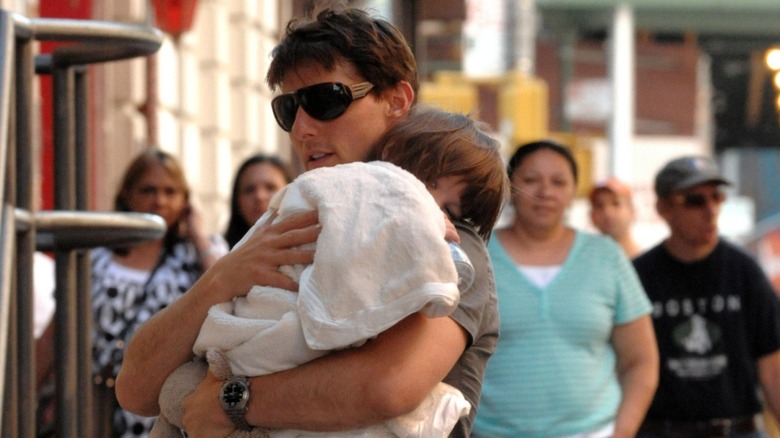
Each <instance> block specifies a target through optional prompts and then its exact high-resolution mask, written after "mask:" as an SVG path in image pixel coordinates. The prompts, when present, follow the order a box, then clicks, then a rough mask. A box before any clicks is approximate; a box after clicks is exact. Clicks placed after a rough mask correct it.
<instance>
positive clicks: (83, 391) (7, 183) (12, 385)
mask: <svg viewBox="0 0 780 438" xmlns="http://www.w3.org/2000/svg"><path fill="white" fill-rule="evenodd" d="M36 40H37V41H43V40H46V41H69V42H73V43H72V44H69V45H64V46H61V47H59V48H57V49H55V50H54V51H53V52H52V53H50V54H36V53H34V45H33V42H34V41H36ZM161 43H162V36H161V33H160V32H159V31H158V30H157V29H154V28H152V27H149V26H142V25H131V24H124V23H113V22H103V21H92V20H65V19H45V18H27V17H24V16H20V15H18V14H14V13H11V12H9V11H5V10H0V184H2V185H3V186H2V190H0V200H1V201H2V202H0V206H2V210H0V382H4V384H2V385H0V403H2V406H0V431H2V436H3V437H34V436H35V435H36V424H35V415H36V405H37V394H36V388H35V375H34V374H35V372H34V360H33V359H34V351H35V350H34V345H35V344H34V343H35V339H34V337H33V316H32V315H33V308H32V306H33V277H34V276H33V275H32V273H33V261H32V260H33V253H34V252H35V251H36V250H45V251H53V252H54V254H55V265H56V291H55V298H56V311H55V316H54V325H55V361H56V367H55V369H56V371H55V373H56V374H55V380H56V399H57V402H56V413H57V421H56V427H57V431H56V434H57V436H58V437H61V438H66V437H90V436H93V433H92V431H91V430H90V428H91V426H90V425H91V421H90V420H91V418H90V415H91V413H92V409H91V408H92V406H91V405H92V402H91V394H92V373H91V361H92V349H91V324H90V321H91V319H92V315H91V305H90V281H89V280H90V267H89V258H88V252H87V250H88V249H89V248H93V247H97V246H115V245H122V244H127V243H128V242H133V241H140V240H150V239H157V238H160V237H162V235H163V234H164V232H165V223H164V222H163V220H162V218H160V217H158V216H154V215H147V214H139V213H97V212H89V211H86V210H87V209H88V199H87V196H88V193H89V192H88V182H89V175H88V169H89V166H88V162H89V157H88V148H87V138H86V132H87V129H86V124H87V114H86V110H87V96H86V79H85V75H86V71H87V68H86V66H88V65H90V64H95V63H102V62H109V61H115V60H120V59H128V58H133V57H137V56H144V55H149V54H152V53H154V52H155V51H157V50H158V49H159V47H160V45H161ZM36 74H39V75H42V74H47V75H51V76H52V83H53V93H52V95H53V97H52V102H53V107H54V108H53V109H54V111H53V113H54V122H53V139H54V158H53V167H54V208H55V211H35V210H34V207H33V206H34V197H35V196H37V194H35V193H33V191H34V187H35V186H34V180H33V177H34V175H35V174H36V172H35V171H36V169H37V168H38V167H37V166H39V163H38V162H37V161H36V160H35V158H36V157H34V155H33V153H32V151H33V150H34V147H33V144H32V138H34V136H33V131H32V129H33V123H32V120H34V116H33V104H32V103H33V95H32V89H33V86H32V84H33V80H34V77H35V75H36Z"/></svg>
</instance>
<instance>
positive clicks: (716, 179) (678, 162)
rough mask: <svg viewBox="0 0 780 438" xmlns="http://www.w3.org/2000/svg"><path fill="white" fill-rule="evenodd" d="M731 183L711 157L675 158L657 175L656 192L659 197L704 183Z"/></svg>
mask: <svg viewBox="0 0 780 438" xmlns="http://www.w3.org/2000/svg"><path fill="white" fill-rule="evenodd" d="M708 182H712V183H717V184H727V185H729V184H731V181H729V180H727V179H726V178H724V177H723V175H722V174H721V173H720V169H718V165H717V164H715V161H713V160H712V158H709V157H703V156H690V157H682V158H677V159H674V160H672V161H670V162H668V163H666V165H665V166H664V167H663V169H661V170H660V171H659V172H658V174H657V175H656V176H655V194H656V195H657V196H658V197H659V198H663V197H666V196H667V195H669V194H670V193H672V192H674V191H677V190H683V189H687V188H690V187H693V186H697V185H699V184H702V183H708Z"/></svg>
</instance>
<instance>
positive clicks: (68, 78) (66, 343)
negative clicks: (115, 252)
mask: <svg viewBox="0 0 780 438" xmlns="http://www.w3.org/2000/svg"><path fill="white" fill-rule="evenodd" d="M52 83H53V86H52V95H53V100H54V121H53V130H54V207H55V208H56V209H58V210H73V209H74V207H75V201H76V199H75V191H74V184H73V179H74V175H75V171H76V169H75V153H74V152H75V151H74V143H75V142H74V138H73V132H74V120H73V119H74V117H73V107H72V103H73V95H74V93H73V87H74V84H73V71H72V69H71V68H62V67H56V66H55V68H53V70H52ZM55 262H56V269H57V287H56V293H55V294H56V299H57V310H56V312H55V324H56V325H55V338H54V339H55V354H56V357H57V358H58V360H59V366H58V367H57V376H56V378H57V436H58V437H62V438H67V437H72V438H75V437H77V436H78V424H77V422H78V415H77V414H78V406H79V404H80V402H81V401H80V400H78V399H77V387H76V383H77V379H78V373H77V365H78V358H77V357H76V355H77V346H78V342H77V333H76V332H77V325H76V322H77V321H76V318H77V316H78V315H77V304H78V303H77V299H76V278H75V267H76V256H75V253H74V252H73V251H62V250H58V251H56V252H55Z"/></svg>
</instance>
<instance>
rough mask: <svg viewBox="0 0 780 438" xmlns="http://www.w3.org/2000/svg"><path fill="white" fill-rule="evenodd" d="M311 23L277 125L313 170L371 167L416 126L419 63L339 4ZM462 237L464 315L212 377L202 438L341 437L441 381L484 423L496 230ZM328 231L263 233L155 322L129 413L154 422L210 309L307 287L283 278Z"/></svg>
mask: <svg viewBox="0 0 780 438" xmlns="http://www.w3.org/2000/svg"><path fill="white" fill-rule="evenodd" d="M313 17H314V18H311V19H306V20H295V21H293V22H292V23H290V24H289V25H288V27H287V30H286V33H285V35H284V36H283V37H282V40H281V42H280V44H279V45H277V47H276V48H275V49H274V52H273V60H272V61H271V65H270V67H269V73H268V77H267V81H268V83H269V85H270V86H271V88H272V89H273V90H275V91H281V92H282V94H280V95H278V96H276V97H275V98H274V100H273V102H272V109H273V111H274V115H275V117H276V120H277V122H278V123H279V126H280V127H281V128H282V129H283V130H284V131H286V132H289V137H290V141H291V143H292V147H293V149H294V151H295V153H296V155H297V156H298V158H299V159H300V161H301V164H302V165H303V166H304V168H305V169H306V170H307V171H308V170H312V169H316V168H319V167H328V166H336V165H338V164H345V163H351V162H356V161H365V160H366V159H367V158H368V157H369V155H370V153H371V151H372V149H373V148H375V147H376V145H378V144H379V143H378V142H379V140H380V139H381V137H382V136H383V135H384V133H385V132H387V131H388V130H389V129H390V128H392V127H393V126H395V125H396V124H397V123H398V122H400V121H401V120H403V119H405V118H406V117H407V115H408V113H409V111H410V109H411V107H412V105H413V104H414V102H415V94H416V92H417V89H418V76H417V66H416V63H415V61H414V56H413V54H412V52H411V50H410V48H409V45H408V44H407V42H406V41H405V39H404V38H403V35H402V34H401V33H400V31H399V30H398V29H397V28H396V27H395V26H393V25H392V24H390V23H389V22H387V21H385V20H383V19H379V18H374V17H371V16H370V15H369V14H368V13H366V12H365V11H362V10H360V9H357V8H342V7H333V8H327V9H324V10H322V11H320V12H319V13H317V14H314V15H313ZM369 200H370V197H368V198H367V202H368V201H369ZM458 232H459V236H460V244H461V246H462V247H463V250H464V251H465V252H466V253H467V255H468V258H469V259H470V260H471V262H472V263H473V264H474V270H475V280H474V285H473V286H472V287H471V288H470V289H469V290H468V291H467V292H466V293H464V294H462V295H461V297H460V301H459V303H458V308H457V309H455V311H453V313H452V314H450V315H449V316H448V317H444V318H427V317H425V316H424V315H422V314H420V313H414V314H412V315H410V316H408V317H406V318H405V319H403V320H402V321H401V322H399V323H398V324H395V325H394V326H392V327H390V328H388V329H387V330H385V331H384V332H382V333H381V334H379V336H377V337H376V338H375V339H374V340H372V341H371V342H367V343H366V344H364V345H363V346H361V347H357V348H349V349H344V350H340V351H337V352H334V353H331V354H328V355H326V356H323V357H321V358H319V359H316V360H313V361H311V362H308V363H306V364H304V365H302V366H299V367H295V368H292V369H290V370H285V371H280V372H277V373H273V374H269V375H264V376H258V377H252V378H249V379H248V382H247V383H245V384H240V385H229V386H225V385H223V382H221V381H219V380H218V379H216V378H214V377H213V376H211V375H209V376H207V377H206V379H205V380H204V381H203V382H202V383H201V384H200V386H199V387H198V388H197V389H196V390H195V392H193V394H192V395H191V396H190V397H188V398H187V399H186V401H185V414H184V419H185V421H184V423H185V426H186V429H187V431H188V433H189V434H190V436H192V437H198V436H225V435H227V434H228V433H230V432H231V431H232V430H234V429H235V428H236V426H237V425H238V424H240V423H243V422H246V423H248V424H249V425H252V426H260V427H265V428H273V429H302V430H315V431H330V432H336V433H335V434H336V435H338V433H337V431H343V430H350V429H356V428H360V427H365V426H368V425H372V424H378V423H381V422H384V421H386V420H388V419H390V418H394V417H398V416H400V415H404V414H406V413H409V412H411V411H412V410H413V409H414V408H415V407H417V406H418V405H419V404H420V403H421V401H422V400H423V399H424V398H425V397H426V396H427V394H428V393H430V391H431V390H432V389H433V388H434V387H435V386H436V385H438V384H439V383H440V382H445V383H448V384H450V385H452V386H454V387H456V388H458V389H459V390H460V391H461V392H462V393H463V395H464V396H465V397H466V399H467V400H468V401H469V403H470V404H471V406H472V407H473V409H472V410H471V412H472V414H471V415H473V413H474V412H475V411H476V408H477V405H478V404H479V397H480V392H481V387H482V375H483V373H484V370H485V367H486V364H487V360H488V358H489V357H490V355H491V354H492V353H493V351H494V348H495V343H496V340H497V339H498V318H497V317H498V312H497V310H496V305H497V304H496V296H495V288H494V282H493V275H492V270H491V268H490V264H489V261H488V257H487V253H486V250H485V244H484V241H483V240H482V239H481V238H480V237H479V235H478V234H477V233H482V232H484V230H475V229H474V228H473V227H471V226H468V225H466V226H464V227H460V228H458ZM318 233H319V227H318V224H317V215H316V214H315V213H311V212H309V213H301V214H299V215H294V216H291V217H290V218H288V219H285V220H284V221H281V222H279V223H276V224H273V225H270V226H268V227H266V228H262V229H260V230H258V232H255V233H253V234H252V236H250V238H249V239H247V240H246V242H245V243H244V244H243V245H241V246H240V247H238V248H237V249H235V250H233V251H231V252H230V253H228V254H227V255H226V256H225V257H223V258H222V259H220V260H219V261H218V262H217V264H216V265H215V266H214V267H213V268H212V269H210V270H209V271H207V272H206V274H205V275H204V276H203V277H202V278H201V279H200V280H199V281H198V282H197V283H196V284H195V286H193V287H192V288H191V289H190V291H189V292H187V294H185V295H184V296H183V297H182V298H181V299H180V300H178V301H177V302H175V303H173V304H172V305H171V306H169V307H167V308H166V309H165V310H163V311H162V312H160V313H158V314H157V315H155V316H154V317H153V318H151V319H150V320H148V321H147V322H146V323H145V324H144V326H143V327H141V329H140V330H139V331H138V332H137V333H136V336H135V337H134V338H133V339H132V342H131V344H130V345H129V347H128V350H127V357H126V359H125V365H124V366H123V367H122V372H121V374H120V376H119V379H118V381H117V394H118V395H120V402H122V404H123V406H125V407H127V408H129V409H132V410H134V411H136V412H139V413H145V414H147V415H153V414H155V413H157V412H159V406H158V403H157V402H158V398H159V395H160V388H161V386H162V384H163V382H164V381H165V379H166V378H167V377H168V375H170V373H171V372H173V371H174V370H175V369H176V368H177V367H178V366H180V365H182V364H183V363H185V362H187V361H188V360H190V359H191V358H192V347H193V344H194V342H195V339H196V338H197V336H198V333H199V330H200V327H201V325H202V324H203V321H204V319H205V317H206V315H207V312H208V310H209V308H210V307H211V306H212V305H214V304H217V303H220V302H224V301H229V300H231V299H232V298H234V297H236V296H241V295H243V294H245V293H246V291H247V290H249V288H250V287H251V286H252V285H255V284H259V285H267V286H276V287H281V288H284V289H288V290H297V288H298V285H297V284H296V283H295V282H294V281H293V280H292V279H290V278H289V277H287V276H285V275H283V274H282V273H280V272H279V271H278V269H277V268H278V267H279V266H280V265H284V264H295V263H302V264H307V263H311V262H312V260H313V258H314V255H313V252H312V251H310V250H308V251H307V250H304V249H296V248H297V247H299V246H300V245H303V244H307V243H311V242H313V241H315V240H316V238H317V235H318ZM163 334H164V336H163ZM226 391H228V393H230V394H248V395H249V399H248V400H249V401H248V402H247V403H246V404H238V405H235V406H234V405H232V404H221V403H220V401H219V399H218V394H223V395H227V394H228V393H226ZM471 415H470V416H467V417H463V418H461V421H459V422H458V424H457V425H456V426H455V429H454V430H453V432H452V434H451V436H456V437H462V436H469V433H470V429H471V422H472V420H473V417H472V416H471ZM231 418H232V419H231Z"/></svg>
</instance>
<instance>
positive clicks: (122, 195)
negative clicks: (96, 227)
mask: <svg viewBox="0 0 780 438" xmlns="http://www.w3.org/2000/svg"><path fill="white" fill-rule="evenodd" d="M154 166H160V167H162V168H163V169H165V170H166V171H167V172H168V174H169V175H170V176H171V177H172V178H173V179H174V180H176V182H177V183H178V185H179V188H180V189H181V191H182V192H183V194H184V201H185V205H188V204H189V200H190V188H189V185H188V184H187V178H185V176H184V170H183V169H182V167H181V165H180V164H179V162H178V161H177V160H176V158H174V157H173V155H171V154H169V153H167V152H165V151H162V150H160V149H157V148H153V147H150V148H148V149H146V150H144V151H143V152H141V153H140V154H138V156H136V157H135V159H134V160H133V161H132V162H131V163H130V165H129V166H128V167H127V170H125V174H124V176H123V177H122V182H121V184H120V185H119V191H117V194H116V196H115V197H114V210H116V211H124V212H132V211H133V210H132V209H131V208H130V203H129V198H130V192H131V191H132V190H133V187H134V186H135V184H137V183H138V180H140V179H141V177H142V176H143V175H144V174H145V173H146V172H148V171H149V169H151V168H153V167H154ZM184 226H186V224H185V223H184V220H183V217H182V218H179V219H177V221H176V223H174V224H173V225H171V226H170V227H169V228H168V230H167V231H166V232H165V237H164V240H163V247H164V254H165V253H168V252H170V251H171V250H172V249H173V246H174V245H175V244H176V243H177V242H180V241H182V240H183V230H182V229H183V227H184ZM114 252H116V253H117V254H126V253H127V249H126V248H118V249H116V250H115V251H114Z"/></svg>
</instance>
